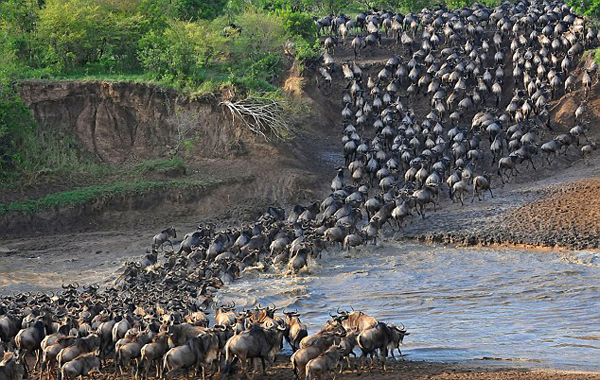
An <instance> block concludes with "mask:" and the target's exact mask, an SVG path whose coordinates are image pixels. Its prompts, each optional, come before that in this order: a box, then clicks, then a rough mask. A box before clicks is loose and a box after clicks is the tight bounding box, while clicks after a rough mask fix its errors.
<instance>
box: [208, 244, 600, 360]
mask: <svg viewBox="0 0 600 380" xmlns="http://www.w3.org/2000/svg"><path fill="white" fill-rule="evenodd" d="M599 256H600V255H599V254H598V253H596V254H594V253H578V254H576V255H575V254H564V253H560V254H559V253H554V252H548V251H527V250H507V249H500V250H498V249H456V248H444V247H430V246H422V245H415V244H393V243H392V244H388V245H386V246H384V247H379V248H377V249H372V248H371V249H369V248H366V249H363V250H361V251H356V252H354V253H352V254H350V255H347V257H341V256H340V253H339V252H337V253H336V254H329V255H328V254H327V253H324V257H323V260H322V261H321V262H319V263H317V264H316V265H314V266H312V267H311V268H312V273H311V274H310V275H306V276H300V277H282V276H280V275H274V274H258V275H257V274H254V275H253V276H246V277H245V278H243V279H242V280H240V281H238V282H236V283H234V284H233V285H232V286H230V287H229V288H228V289H227V290H225V291H224V292H222V293H221V294H220V296H219V297H220V299H221V300H223V301H227V300H230V299H231V300H236V301H237V302H238V305H240V300H241V299H245V300H246V301H245V305H247V306H249V305H254V304H255V303H257V302H260V303H262V304H263V305H265V304H269V303H275V304H276V305H278V306H282V307H284V306H285V307H288V308H291V309H296V308H297V309H298V311H300V312H301V313H302V315H303V316H304V318H303V321H304V322H305V323H307V325H308V327H309V331H310V330H315V329H318V328H319V327H320V326H321V325H322V324H323V323H324V322H325V320H326V319H327V318H328V315H327V313H328V312H335V310H336V308H337V307H338V306H339V307H342V308H345V309H348V308H349V307H350V306H351V305H352V306H353V307H354V308H355V309H362V310H364V311H365V312H367V313H368V314H371V315H373V316H376V317H378V318H379V319H380V320H382V321H386V322H402V323H404V325H405V326H406V327H407V328H408V329H409V331H410V332H411V335H410V336H408V337H407V338H406V339H405V345H404V349H403V353H404V354H405V355H406V358H407V359H409V360H427V361H442V362H445V361H471V360H478V361H480V360H490V361H494V363H500V361H501V362H502V363H510V365H513V366H514V365H524V366H529V367H537V366H541V367H550V368H556V369H572V370H575V369H576V370H589V371H598V370H600V312H599V306H600V257H599ZM240 306H241V305H240Z"/></svg>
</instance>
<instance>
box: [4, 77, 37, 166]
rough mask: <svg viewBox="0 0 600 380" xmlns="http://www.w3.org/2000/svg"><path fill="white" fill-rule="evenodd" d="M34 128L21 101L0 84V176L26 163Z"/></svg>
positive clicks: (11, 91) (10, 90)
mask: <svg viewBox="0 0 600 380" xmlns="http://www.w3.org/2000/svg"><path fill="white" fill-rule="evenodd" d="M34 126H35V123H34V121H33V119H32V117H31V114H30V113H29V109H28V108H27V107H26V106H25V104H23V102H22V101H21V99H19V97H18V96H17V95H16V94H15V92H14V91H13V90H12V89H11V88H10V87H8V86H6V85H2V84H0V175H2V174H3V173H4V174H5V173H6V172H7V171H9V170H11V169H15V168H17V167H18V166H20V165H22V164H23V163H24V162H25V161H26V154H27V149H26V148H27V146H28V144H29V142H30V140H31V137H32V135H33V131H34Z"/></svg>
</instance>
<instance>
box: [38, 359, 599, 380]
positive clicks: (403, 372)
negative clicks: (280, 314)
mask: <svg viewBox="0 0 600 380" xmlns="http://www.w3.org/2000/svg"><path fill="white" fill-rule="evenodd" d="M31 364H32V365H33V362H31ZM353 364H354V362H353ZM109 365H110V364H109ZM259 368H261V367H259ZM150 372H151V373H150V376H149V378H150V379H154V378H155V377H154V376H152V375H154V371H153V370H152V371H150ZM190 373H191V372H190ZM37 375H38V374H37V373H34V374H33V377H34V378H35V377H37ZM126 377H127V376H125V375H119V374H117V373H116V372H114V371H113V368H112V366H110V367H108V368H105V369H103V370H102V375H99V374H97V373H96V374H94V378H95V379H100V380H120V379H123V378H126ZM193 378H195V377H190V376H183V374H181V373H176V374H174V375H172V376H169V379H171V380H184V379H193ZM213 378H215V376H213ZM229 378H231V379H245V377H243V376H242V375H241V374H240V373H239V372H238V373H237V374H236V375H233V376H230V377H229ZM291 378H293V372H292V366H291V364H290V360H289V356H284V355H282V356H279V357H278V358H277V360H276V362H275V365H274V366H272V367H269V368H268V369H267V372H266V374H263V373H262V372H261V371H258V372H256V373H255V374H254V377H253V379H254V380H287V379H291ZM336 378H338V379H361V378H367V379H370V380H417V379H439V380H470V379H477V380H488V379H489V380H492V379H493V380H502V379H507V380H508V379H510V380H513V379H514V380H558V379H560V380H583V379H586V380H588V379H589V380H595V379H600V373H598V372H580V371H559V370H553V369H536V368H526V367H523V368H521V367H513V366H509V365H500V364H498V365H493V364H481V365H479V364H466V363H436V362H424V361H395V360H388V361H387V362H386V371H385V372H384V371H383V370H382V369H381V368H380V367H377V368H375V367H371V368H369V369H368V371H360V370H356V369H352V370H344V371H343V372H342V373H337V374H336Z"/></svg>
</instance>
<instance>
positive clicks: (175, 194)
mask: <svg viewBox="0 0 600 380" xmlns="http://www.w3.org/2000/svg"><path fill="white" fill-rule="evenodd" d="M308 87H309V88H310V86H308ZM18 91H19V94H20V96H21V98H22V99H23V101H24V102H25V104H26V105H27V106H28V107H29V108H30V109H31V113H32V115H33V117H34V118H35V120H36V121H37V123H38V126H39V128H40V129H41V130H43V131H46V132H50V133H53V132H54V131H55V130H67V131H68V132H70V133H72V134H73V135H74V136H75V138H76V140H77V142H78V143H79V144H81V148H82V150H83V151H84V152H87V153H89V154H90V155H91V156H92V157H94V158H95V159H96V160H97V161H99V162H102V163H104V164H105V165H107V166H109V167H111V168H114V169H115V170H125V171H126V170H127V168H131V167H132V166H135V165H136V164H138V163H143V162H145V161H146V160H153V159H159V158H160V159H167V158H169V157H172V156H174V155H176V156H177V157H181V158H182V159H183V160H184V162H185V165H186V170H184V171H183V172H178V173H172V175H171V176H169V178H161V179H166V180H173V179H175V180H177V181H183V182H187V181H196V180H201V181H204V180H211V181H216V182H219V183H221V184H219V185H218V186H211V187H210V189H207V188H203V189H202V190H201V191H200V190H198V189H190V188H188V187H184V188H176V189H172V190H169V191H167V192H165V191H145V192H143V193H130V194H127V198H128V199H125V198H124V197H114V196H111V197H109V199H105V198H106V197H98V198H97V199H94V200H92V201H90V202H86V203H85V204H80V205H75V206H69V207H62V208H57V209H54V210H48V211H45V212H36V213H33V214H31V213H29V214H23V213H14V212H9V213H4V214H2V215H0V224H2V226H3V228H2V231H3V232H2V235H3V236H7V237H14V236H19V235H21V234H28V233H31V232H35V233H49V232H52V233H56V232H61V231H73V230H76V231H88V230H93V229H103V228H115V227H116V228H121V227H132V226H134V225H136V224H137V223H139V222H141V221H143V222H144V223H145V224H146V225H147V226H149V227H151V228H152V227H154V226H155V225H157V224H158V225H162V224H161V223H162V221H164V220H174V219H177V220H178V221H181V222H187V221H189V222H192V223H195V222H196V221H197V220H199V219H203V218H211V219H212V218H215V217H219V218H220V219H235V220H236V222H240V221H242V220H249V219H251V218H252V217H253V216H254V215H255V214H256V213H257V212H261V211H263V210H264V208H265V207H266V206H268V205H271V204H280V205H288V204H292V203H296V202H308V201H312V200H314V199H317V198H319V197H321V196H322V194H323V192H324V191H325V189H326V188H327V186H323V184H326V183H327V182H328V181H329V178H330V175H331V174H330V173H331V171H332V167H333V166H334V165H335V162H336V161H337V160H338V159H340V157H341V155H340V154H339V153H338V152H339V150H338V149H337V146H336V145H335V143H334V141H333V140H328V138H329V130H328V128H329V126H330V123H331V117H332V116H333V115H332V114H331V113H330V112H329V113H326V112H323V108H322V107H318V105H317V104H318V102H319V101H320V99H318V98H317V99H315V100H313V99H312V98H311V96H310V95H307V93H306V92H304V91H300V92H299V93H298V94H296V96H297V98H298V99H297V102H298V104H299V105H301V106H303V107H304V110H305V112H304V113H303V115H302V116H301V117H300V118H299V120H298V122H297V124H296V125H294V131H293V133H294V136H293V138H292V139H291V140H290V141H286V142H267V141H265V140H264V139H262V138H259V137H257V136H256V135H254V134H253V133H251V132H250V131H249V130H248V129H247V128H246V127H244V126H243V124H242V123H240V122H239V120H237V121H236V120H232V117H231V115H230V114H229V113H228V112H227V110H226V109H225V108H224V107H223V106H221V105H220V104H219V101H220V100H219V99H218V98H216V97H205V98H201V99H200V98H195V97H191V96H189V95H185V94H181V93H179V92H177V91H175V90H169V89H164V88H160V87H157V86H154V85H150V84H139V83H125V82H119V83H110V82H40V81H36V82H24V83H21V84H20V86H19V87H18ZM313 95H314V96H318V94H316V93H315V92H314V91H313ZM328 117H329V118H328ZM123 168H125V169H123ZM154 177H155V176H154ZM154 177H152V178H151V179H152V180H155V178H154ZM173 177H174V178H173ZM142 179H144V180H145V179H146V178H142ZM93 180H94V181H97V182H98V183H105V182H106V181H107V180H106V179H105V178H98V179H93ZM125 180H126V181H128V180H130V179H129V178H125ZM93 184H95V182H94V183H87V182H85V183H74V184H71V183H68V182H65V183H51V184H47V185H46V184H43V185H42V186H36V187H33V188H27V189H18V190H16V191H14V190H13V191H9V190H4V191H0V203H4V204H5V205H8V204H10V203H11V202H22V201H28V200H31V199H40V198H42V197H44V196H46V195H48V194H52V193H58V192H62V191H65V190H71V189H78V188H82V187H84V186H89V185H93ZM5 208H6V207H5ZM115 223H116V224H115Z"/></svg>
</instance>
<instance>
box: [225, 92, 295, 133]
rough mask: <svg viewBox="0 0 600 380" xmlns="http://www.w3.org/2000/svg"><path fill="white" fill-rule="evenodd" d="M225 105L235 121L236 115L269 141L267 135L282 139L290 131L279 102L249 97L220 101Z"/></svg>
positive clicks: (249, 127)
mask: <svg viewBox="0 0 600 380" xmlns="http://www.w3.org/2000/svg"><path fill="white" fill-rule="evenodd" d="M220 104H221V105H224V106H226V107H227V108H228V109H229V111H230V112H231V115H232V117H233V120H234V122H235V118H236V116H237V117H239V118H240V119H241V121H242V123H243V124H244V125H245V126H246V127H247V128H248V129H250V130H251V131H252V132H254V133H255V134H257V135H260V136H262V137H263V138H264V139H265V140H267V141H269V135H273V136H275V137H276V138H278V139H280V140H284V139H285V138H286V137H287V136H289V133H290V126H289V124H288V122H287V121H286V118H285V113H284V108H283V105H282V104H281V102H279V101H277V100H274V99H269V98H263V97H250V98H246V99H243V100H238V101H236V102H232V101H230V100H225V101H223V102H221V103H220Z"/></svg>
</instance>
